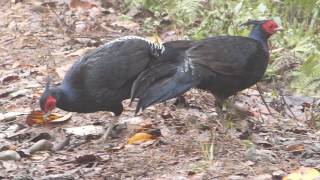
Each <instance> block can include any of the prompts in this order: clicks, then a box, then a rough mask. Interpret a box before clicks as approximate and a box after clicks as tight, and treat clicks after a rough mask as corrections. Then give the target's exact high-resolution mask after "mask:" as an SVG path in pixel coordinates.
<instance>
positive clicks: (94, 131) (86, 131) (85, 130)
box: [65, 125, 104, 136]
mask: <svg viewBox="0 0 320 180" xmlns="http://www.w3.org/2000/svg"><path fill="white" fill-rule="evenodd" d="M65 131H66V133H67V134H73V135H76V136H88V135H102V134H103V133H104V127H103V126H94V125H88V126H80V127H72V128H66V129H65Z"/></svg>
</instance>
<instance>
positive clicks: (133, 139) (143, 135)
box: [128, 132, 157, 144]
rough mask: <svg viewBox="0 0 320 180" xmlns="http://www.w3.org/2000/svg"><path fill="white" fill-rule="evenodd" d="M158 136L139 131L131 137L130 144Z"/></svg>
mask: <svg viewBox="0 0 320 180" xmlns="http://www.w3.org/2000/svg"><path fill="white" fill-rule="evenodd" d="M156 138H157V137H156V136H154V135H152V134H148V133H143V132H141V133H137V134H135V135H133V136H132V137H131V138H129V139H128V144H139V143H142V142H146V141H151V140H154V139H156Z"/></svg>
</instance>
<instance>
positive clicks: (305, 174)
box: [282, 167, 320, 180]
mask: <svg viewBox="0 0 320 180" xmlns="http://www.w3.org/2000/svg"><path fill="white" fill-rule="evenodd" d="M300 179H305V180H308V179H309V180H317V179H320V172H319V171H317V170H316V169H314V168H307V167H300V168H299V169H298V170H295V171H293V172H292V173H291V174H289V175H287V176H285V177H283V178H282V180H300Z"/></svg>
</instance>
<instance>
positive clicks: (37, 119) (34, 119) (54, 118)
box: [26, 111, 72, 126]
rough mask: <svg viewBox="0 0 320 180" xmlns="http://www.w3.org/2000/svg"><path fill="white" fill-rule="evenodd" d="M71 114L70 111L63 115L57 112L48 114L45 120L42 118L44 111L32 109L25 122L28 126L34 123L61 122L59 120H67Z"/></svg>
mask: <svg viewBox="0 0 320 180" xmlns="http://www.w3.org/2000/svg"><path fill="white" fill-rule="evenodd" d="M71 116H72V113H68V114H66V115H64V116H62V115H59V114H50V115H49V116H48V117H47V121H46V120H45V119H44V113H43V112H41V111H32V112H31V113H30V114H29V115H28V116H27V120H26V123H27V124H28V125H29V126H32V125H34V124H39V125H42V124H45V123H48V122H50V123H61V122H65V121H67V120H69V119H70V118H71Z"/></svg>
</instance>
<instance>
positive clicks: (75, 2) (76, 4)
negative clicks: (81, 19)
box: [69, 0, 97, 10]
mask: <svg viewBox="0 0 320 180" xmlns="http://www.w3.org/2000/svg"><path fill="white" fill-rule="evenodd" d="M93 7H97V5H95V4H92V3H90V2H86V1H80V0H70V1H69V8H70V9H83V10H86V9H91V8H93Z"/></svg>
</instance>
